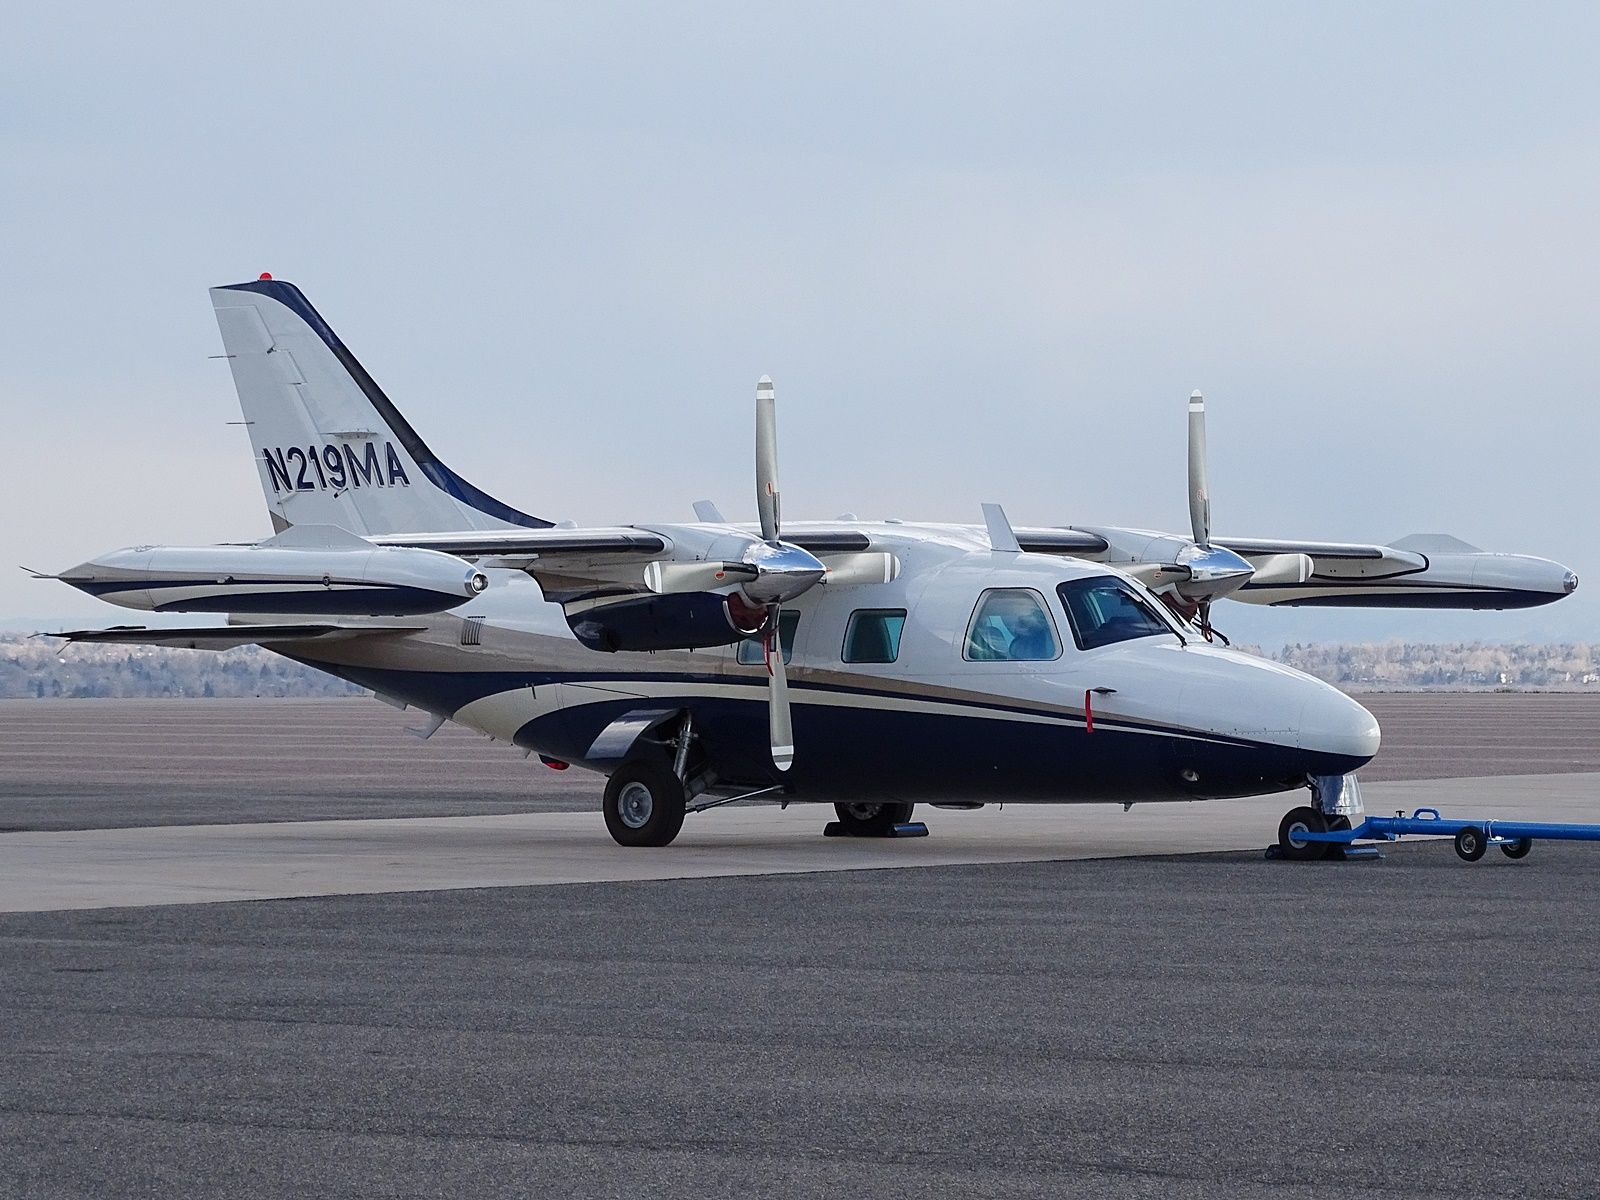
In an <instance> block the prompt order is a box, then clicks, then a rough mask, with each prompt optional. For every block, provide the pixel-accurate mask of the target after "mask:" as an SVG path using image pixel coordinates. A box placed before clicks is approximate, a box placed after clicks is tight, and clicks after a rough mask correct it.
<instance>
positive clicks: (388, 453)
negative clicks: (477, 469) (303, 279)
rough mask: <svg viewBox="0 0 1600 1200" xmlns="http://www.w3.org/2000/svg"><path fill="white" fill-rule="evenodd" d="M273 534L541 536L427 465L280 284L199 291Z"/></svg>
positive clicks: (346, 356) (422, 448) (385, 402)
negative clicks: (211, 311)
mask: <svg viewBox="0 0 1600 1200" xmlns="http://www.w3.org/2000/svg"><path fill="white" fill-rule="evenodd" d="M211 303H212V306H213V307H214V308H215V309H216V311H217V325H218V326H219V327H220V328H221V330H222V344H223V347H224V349H226V350H227V352H228V365H229V366H231V367H232V368H233V382H234V386H235V387H237V388H238V391H239V405H240V407H241V408H243V410H244V419H245V425H246V428H248V430H249V431H250V444H251V446H253V447H254V448H255V455H256V468H257V469H258V470H259V471H260V472H261V489H262V491H263V492H264V493H265V494H266V498H267V507H268V508H269V509H270V510H271V512H272V524H273V527H274V528H275V529H277V530H279V531H281V530H283V529H286V528H288V527H289V526H291V525H337V526H339V527H341V528H343V529H347V530H349V531H351V532H352V533H360V534H382V533H430V532H437V533H442V532H447V531H452V530H465V529H507V528H516V527H519V526H521V527H527V528H535V529H543V528H546V527H548V526H549V525H550V524H551V522H549V521H545V520H541V519H540V518H538V517H530V516H529V515H528V514H527V513H524V512H519V511H518V510H516V509H514V508H512V507H511V506H510V505H507V504H503V503H501V502H500V501H499V500H496V499H495V498H494V497H492V496H490V495H488V494H487V493H485V492H482V491H480V490H479V489H478V488H476V487H474V486H473V485H472V484H470V483H468V482H467V481H466V480H465V479H463V478H461V476H459V475H457V474H456V473H455V472H454V471H452V470H450V468H449V467H447V466H445V465H444V464H443V463H442V462H440V461H439V459H438V457H437V456H436V455H435V454H434V453H433V451H431V450H429V449H428V446H427V443H425V442H424V441H423V440H422V439H421V438H420V437H418V436H417V431H416V430H414V429H412V428H411V425H410V424H409V423H408V422H407V421H406V419H405V418H404V417H403V416H401V415H400V411H399V410H398V409H397V408H395V406H394V405H393V404H392V403H390V401H389V398H388V397H387V396H385V395H384V394H383V389H382V388H380V387H379V386H378V385H377V384H376V383H375V382H373V379H372V376H370V375H368V374H367V372H366V369H365V368H364V367H362V365H361V364H360V363H359V362H357V361H356V358H355V355H353V354H351V353H350V351H349V350H347V349H346V348H345V345H344V343H343V342H341V341H340V340H339V337H338V335H337V334H335V333H334V332H333V330H332V329H330V328H329V327H328V323H327V322H326V321H324V320H323V319H322V317H321V316H320V315H319V314H318V313H317V310H316V309H314V308H312V307H311V303H310V301H308V300H307V299H306V298H305V296H304V294H302V293H301V291H300V289H299V288H297V287H295V286H294V284H292V283H284V282H283V281H282V280H276V279H271V278H268V277H265V276H264V277H262V278H261V279H258V280H252V281H250V282H249V283H236V284H231V285H229V286H227V287H218V288H212V289H211Z"/></svg>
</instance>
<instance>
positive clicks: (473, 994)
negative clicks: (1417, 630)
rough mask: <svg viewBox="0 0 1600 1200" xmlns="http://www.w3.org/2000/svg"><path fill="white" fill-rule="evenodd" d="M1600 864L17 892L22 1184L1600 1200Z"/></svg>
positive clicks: (1435, 862)
mask: <svg viewBox="0 0 1600 1200" xmlns="http://www.w3.org/2000/svg"><path fill="white" fill-rule="evenodd" d="M1597 884H1600V855H1596V854H1595V853H1594V852H1593V850H1592V849H1589V848H1585V847H1575V846H1558V845H1551V846H1547V847H1541V848H1540V853H1538V854H1537V855H1535V856H1534V857H1532V858H1530V859H1528V860H1526V861H1524V862H1521V863H1514V862H1511V861H1510V860H1507V859H1504V858H1502V857H1501V856H1499V855H1497V854H1495V855H1492V857H1491V858H1490V859H1487V860H1485V861H1484V862H1482V863H1479V864H1476V865H1474V866H1467V865H1465V864H1462V863H1460V862H1459V861H1458V860H1457V859H1456V858H1455V856H1454V854H1453V853H1452V852H1451V851H1450V849H1449V848H1448V846H1446V845H1442V844H1430V845H1422V846H1416V847H1406V848H1403V849H1401V850H1399V851H1397V852H1395V853H1394V854H1392V855H1391V857H1390V858H1389V859H1387V860H1386V861H1384V862H1380V863H1363V864H1346V865H1334V864H1309V865H1308V864H1288V863H1275V862H1267V861H1264V860H1263V859H1261V858H1260V857H1259V856H1258V855H1219V856H1188V857H1183V858H1166V859H1118V860H1104V861H1099V862H1075V863H1035V864H1008V865H1005V866H985V867H945V868H930V869H923V870H902V871H859V872H847V873H840V874H826V875H789V876H781V875H775V876H765V877H756V878H737V879H706V880H675V881H670V882H650V883H627V884H590V885H582V886H575V887H544V888H527V889H492V890H484V891H465V892H436V893H416V894H410V895H388V896H381V897H347V898H337V899H324V900H314V901H300V900H295V901H273V902H263V903H248V904H219V905H193V906H176V907H163V908H135V909H124V910H115V911H100V912H94V913H70V914H69V913H50V914H28V915H13V916H7V917H3V918H0V1011H3V1012H4V1013H5V1015H6V1019H5V1021H4V1022H3V1024H0V1062H3V1063H4V1064H5V1066H4V1072H5V1087H4V1090H3V1093H0V1150H3V1152H0V1194H3V1195H7V1196H27V1197H55V1196H110V1195H115V1196H146V1195H148V1196H163V1197H167V1196H253V1197H278V1196H283V1197H303V1196H311V1195H315V1196H319V1197H346V1196H349V1197H357V1196H360V1197H371V1196H407V1197H411V1196H416V1197H422V1196H429V1197H432V1196H471V1197H497V1196H571V1197H589V1196H617V1197H636V1196H651V1197H678V1196H682V1197H748V1196H829V1197H834V1196H880V1197H913V1196H915V1197H951V1196H995V1197H1035V1196H1037V1197H1078V1196H1082V1197H1108V1196H1109V1197H1171V1198H1182V1197H1217V1198H1227V1200H1239V1198H1245V1197H1329V1198H1331V1197H1375V1196H1384V1197H1424V1196H1449V1197H1465V1196H1517V1197H1555V1196H1572V1197H1579V1196H1583V1197H1588V1196H1593V1195H1594V1194H1595V1186H1596V1180H1597V1179H1600V1140H1597V1139H1596V1138H1595V1136H1594V1132H1595V1118H1596V1107H1595V1096H1596V1094H1597V1088H1600V1050H1597V1047H1596V1043H1595V1039H1594V1037H1593V1020H1594V1000H1593V997H1594V991H1595V986H1596V982H1597V979H1600V928H1597V922H1596V920H1595V916H1596V900H1595V896H1596V886H1597Z"/></svg>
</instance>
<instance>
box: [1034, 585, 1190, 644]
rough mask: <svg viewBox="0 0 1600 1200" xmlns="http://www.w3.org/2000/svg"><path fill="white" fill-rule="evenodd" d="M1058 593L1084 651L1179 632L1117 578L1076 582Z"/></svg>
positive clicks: (1075, 638) (1074, 637) (1065, 586)
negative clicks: (1134, 639)
mask: <svg viewBox="0 0 1600 1200" xmlns="http://www.w3.org/2000/svg"><path fill="white" fill-rule="evenodd" d="M1056 590H1057V591H1058V592H1059V593H1060V595H1061V604H1062V606H1063V607H1064V608H1065V609H1066V610H1067V620H1068V621H1069V622H1070V623H1071V625H1072V637H1073V640H1074V641H1076V642H1077V643H1078V649H1080V650H1093V649H1095V648H1097V647H1099V646H1109V645H1111V644H1113V643H1114V642H1126V641H1130V640H1131V639H1133V638H1142V637H1156V636H1158V635H1166V636H1171V635H1172V634H1174V633H1175V632H1176V631H1175V630H1174V629H1173V627H1172V626H1171V624H1169V623H1168V622H1166V621H1164V620H1162V619H1161V615H1160V614H1159V613H1157V612H1156V611H1155V608H1154V607H1153V606H1152V605H1151V603H1150V601H1148V600H1147V599H1145V598H1144V597H1143V596H1141V595H1139V593H1138V592H1136V591H1134V590H1133V588H1132V587H1130V586H1129V585H1128V584H1127V583H1126V582H1125V581H1123V580H1121V579H1117V578H1116V577H1115V576H1111V575H1101V576H1099V577H1097V578H1094V579H1074V580H1072V581H1071V582H1069V583H1063V584H1062V585H1061V586H1060V587H1059V588H1057V589H1056Z"/></svg>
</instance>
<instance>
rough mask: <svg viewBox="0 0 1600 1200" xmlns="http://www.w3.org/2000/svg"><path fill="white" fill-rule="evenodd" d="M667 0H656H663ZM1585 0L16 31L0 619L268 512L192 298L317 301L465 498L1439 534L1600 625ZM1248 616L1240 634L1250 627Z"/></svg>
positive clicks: (164, 13)
mask: <svg viewBox="0 0 1600 1200" xmlns="http://www.w3.org/2000/svg"><path fill="white" fill-rule="evenodd" d="M669 10H675V11H669ZM1597 45H1600V8H1597V7H1596V6H1593V5H1571V6H1568V5H1556V4H1536V5H1517V6H1513V5H1509V4H1499V5H1485V6H1478V5H1469V4H1464V3H1449V4H1446V3H1437V4H1397V3H1383V4H1379V3H1372V4H1364V5H1336V4H1326V3H1325V4H1315V5H1313V4H1291V3H1270V4H1258V5H1240V4H1233V5H1204V6H1202V5H1193V4H1173V5H1120V4H1119V5H1111V4H1097V5H1093V6H1067V5H1059V4H1051V5H1040V6H1037V7H1034V6H1020V5H1003V4H995V3H985V4H981V5H980V4H973V5H970V6H939V5H934V4H929V3H925V2H924V3H917V4H907V5H889V4H877V5H860V4H850V5H842V6H838V7H827V6H822V5H818V4H815V3H810V4H806V5H803V6H796V7H794V8H790V9H780V8H777V7H775V6H771V5H749V4H740V5H730V6H727V7H713V6H705V5H699V6H692V7H688V8H680V7H679V6H648V7H647V6H643V5H641V6H639V7H637V8H610V7H606V6H602V5H598V4H592V3H586V4H582V5H576V4H575V5H571V6H554V7H544V6H532V5H529V4H526V3H517V4H506V5H475V6H471V8H470V9H468V8H467V7H466V6H448V7H446V6H442V5H441V6H439V7H436V8H435V7H419V6H405V5H397V4H383V5H372V6H362V5H357V4H347V3H339V4H328V3H326V2H325V0H324V2H321V3H317V4H314V5H296V4H286V3H282V2H281V0H273V3H271V4H267V5H218V4H215V3H206V4H204V5H194V6H186V5H176V4H165V5H159V6H145V5H122V4H119V5H114V6H112V5H108V6H95V5H72V6H55V7H53V8H52V7H50V6H27V7H26V8H23V7H19V6H13V7H12V9H11V10H10V11H9V12H8V15H7V18H6V35H5V37H4V39H3V42H0V62H3V63H4V72H3V76H0V88H3V92H0V177H3V179H4V184H3V187H0V230H3V232H0V239H3V241H0V245H3V246H4V259H3V263H0V265H3V267H4V270H3V272H0V417H3V425H0V429H3V439H4V440H3V444H4V445H5V446H6V447H7V453H6V456H5V457H6V465H5V470H4V473H3V477H0V478H3V482H0V517H3V520H0V564H3V567H4V570H3V573H0V618H12V619H17V618H21V617H31V616H49V617H61V618H69V619H74V620H81V621H83V622H86V623H96V622H104V623H115V622H116V621H118V620H127V619H128V614H126V613H123V612H121V611H120V610H115V609H112V608H109V607H108V606H105V605H101V604H98V603H96V602H94V601H91V600H88V599H87V598H83V597H79V596H78V595H77V594H76V593H73V592H71V591H70V590H69V589H66V588H65V587H63V586H62V585H59V584H49V583H39V582H34V581H29V580H27V579H26V578H25V577H23V576H22V575H21V574H20V573H19V572H16V571H15V570H13V569H12V564H15V563H26V564H28V565H30V566H37V567H42V568H48V569H61V568H64V567H66V566H69V565H71V564H73V563H76V562H78V561H81V560H82V559H84V558H86V557H89V556H91V555H93V554H96V553H99V552H101V551H104V550H107V549H110V548H113V547H116V546H121V545H126V544H130V543H134V542H140V541H171V542H188V543H194V542H209V541H214V540H223V539H240V538H246V537H255V536H264V535H266V534H267V533H268V532H269V531H270V529H269V525H268V522H267V518H266V510H265V506H264V504H263V501H262V499H261V496H260V492H259V485H258V482H257V476H256V473H255V471H254V469H253V467H252V465H251V462H250V459H249V449H248V443H247V441H246V439H245V436H244V433H243V431H242V430H241V429H239V428H237V427H235V426H229V425H227V424H225V422H228V421H231V420H237V419H238V412H237V403H236V400H235V397H234V394H233V388H232V383H231V380H230V378H229V375H228V371H227V367H226V364H225V363H224V362H221V361H215V360H209V359H208V358H207V356H208V355H214V354H217V353H219V352H220V344H219V340H218V336H217V332H216V327H215V324H214V322H213V320H212V316H211V311H210V306H209V303H208V301H207V298H206V294H205V289H206V288H207V287H208V286H210V285H213V284H218V283H228V282H235V281H238V280H240V279H246V278H252V277H254V276H255V275H257V274H259V273H260V272H261V271H264V270H265V271H271V272H273V274H275V275H276V276H277V277H279V278H283V279H289V280H292V281H294V282H296V283H298V284H299V285H300V286H301V287H302V288H303V289H304V290H305V291H306V292H307V294H308V295H309V296H310V297H311V299H312V301H313V303H315V304H316V305H317V306H318V307H319V308H320V309H321V311H322V312H323V314H324V316H326V317H327V318H328V319H329V321H330V322H331V323H332V324H333V326H334V327H335V328H336V329H337V330H338V331H339V332H340V334H341V335H342V336H343V337H344V339H345V341H346V342H347V343H348V344H349V345H350V347H351V348H352V349H353V350H354V351H355V353H356V354H357V355H358V356H359V357H360V358H361V359H362V360H363V362H364V363H365V365H366V366H367V367H368V369H369V370H370V371H371V372H372V374H373V375H374V376H375V377H376V378H377V379H378V380H379V381H380V382H381V383H382V384H383V385H384V387H385V389H386V390H387V391H388V393H389V395H390V396H391V398H393V399H394V400H395V401H396V402H397V403H398V404H399V405H400V407H401V408H402V409H403V410H404V411H405V412H406V413H407V414H408V416H410V417H411V419H412V421H413V423H414V424H415V425H416V426H417V427H418V429H419V430H420V431H421V432H422V434H423V435H424V437H426V438H427V439H428V440H429V441H430V443H431V444H432V445H433V446H434V448H435V449H436V450H437V451H438V452H439V453H440V455H441V457H442V458H443V459H444V460H445V461H446V462H448V463H449V464H450V465H451V466H452V467H453V468H454V469H455V470H457V471H458V472H460V473H461V474H464V475H466V476H467V477H468V478H470V479H472V480H473V481H474V482H476V483H478V484H480V485H481V486H483V487H485V488H487V489H488V490H489V491H491V492H493V493H495V494H497V495H500V496H502V497H503V498H504V499H506V500H508V501H510V502H512V503H515V504H517V505H519V506H520V507H523V508H525V509H527V510H529V511H531V512H535V513H538V514H540V515H542V516H547V517H550V518H552V519H568V518H570V519H572V520H575V521H578V522H579V523H596V522H608V523H609V522H632V521H650V520H685V519H690V518H691V513H690V504H691V502H692V501H694V500H695V499H697V498H700V497H702V496H709V497H712V498H714V499H716V500H717V501H718V502H719V503H720V504H721V505H722V507H723V509H724V511H725V512H727V513H728V514H729V515H730V516H737V517H738V518H744V519H748V518H752V517H753V516H754V512H753V508H754V500H753V496H752V494H751V493H752V484H751V482H750V475H751V469H752V468H751V453H752V452H751V439H752V420H753V416H752V411H753V405H752V391H753V384H754V381H755V379H756V377H757V376H759V375H760V374H762V373H763V372H766V373H770V374H771V375H772V376H773V377H774V378H775V379H776V380H777V383H778V396H779V403H780V412H781V425H782V461H783V481H784V500H785V513H786V515H787V516H789V517H790V518H791V519H797V518H803V517H819V518H827V517H832V516H835V515H837V514H839V513H841V512H844V511H847V510H848V511H853V512H857V513H859V514H861V515H862V516H871V517H879V516H897V517H903V518H908V519H919V518H921V519H938V520H971V521H977V520H979V512H978V505H979V503H980V502H982V501H985V500H998V501H1001V502H1002V503H1004V504H1005V505H1006V507H1007V510H1008V511H1009V513H1010V515H1011V517H1012V519H1013V521H1015V522H1017V523H1019V524H1022V523H1028V524H1046V523H1049V524H1061V523H1069V522H1086V523H1095V522H1106V523H1121V524H1143V525H1154V526H1156V527H1164V528H1171V529H1176V530H1181V529H1183V528H1184V527H1185V525H1186V511H1187V510H1186V508H1185V492H1184V436H1185V433H1184V431H1185V400H1186V398H1187V396H1188V393H1189V392H1190V390H1191V389H1193V388H1196V387H1200V388H1203V389H1204V390H1205V392H1206V394H1207V396H1208V398H1209V401H1210V409H1211V423H1210V450H1211V481H1212V509H1213V513H1214V514H1215V518H1214V519H1215V523H1216V526H1217V528H1218V530H1219V531H1221V532H1224V533H1228V532H1233V533H1244V534H1252V535H1261V536H1289V537H1304V538H1332V539H1339V538H1343V539H1359V540H1386V539H1391V538H1395V537H1399V536H1402V535H1404V534H1407V533H1411V532H1418V531H1426V532H1449V533H1454V534H1457V535H1458V536H1461V537H1463V538H1466V539H1467V540H1469V541H1472V542H1475V543H1477V544H1479V545H1482V546H1484V547H1486V548H1490V549H1500V550H1516V551H1524V552H1528V553H1534V554H1541V555H1545V556H1548V557H1552V558H1556V559H1559V560H1561V561H1563V562H1566V563H1568V564H1569V565H1571V566H1573V567H1574V568H1575V569H1576V570H1577V571H1578V572H1579V574H1580V575H1582V576H1584V577H1585V580H1586V584H1587V588H1586V590H1584V591H1580V593H1579V595H1578V596H1577V597H1575V598H1574V599H1572V600H1570V601H1566V602H1563V603H1561V604H1559V605H1556V606H1553V607H1551V608H1546V609H1539V610H1534V611H1533V612H1531V613H1521V614H1518V613H1507V614H1464V615H1461V616H1456V617H1452V618H1449V619H1446V620H1433V619H1430V618H1427V617H1425V616H1418V615H1416V614H1406V613H1392V614H1374V613H1360V614H1355V615H1354V616H1342V617H1341V616H1340V615H1338V614H1330V613H1326V612H1299V613H1295V612H1286V611H1264V612H1263V611H1259V610H1254V609H1248V610H1246V609H1243V606H1235V607H1233V608H1230V610H1229V614H1228V618H1229V619H1228V621H1223V620H1222V618H1221V616H1220V615H1219V624H1221V625H1222V626H1223V628H1224V629H1229V628H1230V627H1231V628H1235V629H1237V630H1239V631H1241V632H1242V633H1243V634H1244V635H1245V636H1247V637H1254V638H1259V639H1262V640H1267V641H1271V640H1275V639H1277V638H1281V637H1306V636H1312V635H1315V634H1316V633H1318V632H1319V631H1321V632H1329V631H1331V632H1332V633H1334V634H1335V635H1338V636H1382V635H1383V634H1385V633H1387V632H1393V633H1396V634H1398V635H1401V636H1406V637H1411V638H1420V637H1427V636H1450V637H1455V636H1482V637H1486V638H1502V637H1506V638H1511V637H1520V636H1525V635H1530V634H1532V635H1544V636H1556V635H1559V636H1573V637H1580V638H1586V639H1589V640H1600V552H1597V548H1596V544H1595V538H1594V536H1593V532H1592V528H1593V523H1594V520H1595V514H1596V512H1597V511H1600V485H1597V483H1596V471H1595V467H1594V456H1595V453H1596V448H1597V445H1600V438H1597V434H1600V395H1597V385H1600V362H1597V361H1596V359H1597V353H1596V346H1597V344H1600V343H1597V339H1596V332H1597V330H1600V320H1597V318H1600V312H1597V308H1600V305H1597V301H1596V295H1597V282H1596V281H1597V279H1600V249H1597V247H1600V72H1597V71H1596V70H1595V68H1594V51H1595V47H1596V46H1597ZM1235 612H1238V613H1239V615H1238V616H1235V615H1234V613H1235Z"/></svg>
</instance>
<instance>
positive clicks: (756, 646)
mask: <svg viewBox="0 0 1600 1200" xmlns="http://www.w3.org/2000/svg"><path fill="white" fill-rule="evenodd" d="M799 628H800V614H799V612H797V611H796V610H795V609H792V608H786V609H784V610H783V611H782V612H781V613H779V614H778V644H779V645H780V646H782V647H783V664H784V666H788V665H789V663H791V662H792V661H794V633H795V630H797V629H799ZM739 661H740V662H742V663H743V664H744V665H745V666H747V667H759V666H760V665H761V664H762V663H764V662H766V658H765V656H764V655H763V654H762V651H761V642H760V640H759V639H756V640H751V639H750V638H746V639H745V640H744V641H742V642H740V643H739Z"/></svg>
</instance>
